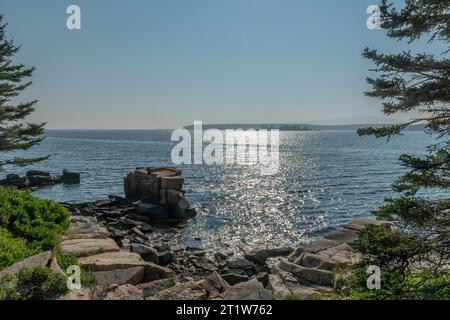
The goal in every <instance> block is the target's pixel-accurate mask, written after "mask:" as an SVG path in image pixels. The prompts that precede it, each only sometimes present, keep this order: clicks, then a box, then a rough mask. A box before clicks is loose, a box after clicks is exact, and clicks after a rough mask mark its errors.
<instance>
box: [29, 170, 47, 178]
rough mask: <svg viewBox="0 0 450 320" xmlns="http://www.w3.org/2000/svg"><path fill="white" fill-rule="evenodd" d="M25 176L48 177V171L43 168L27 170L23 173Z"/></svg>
mask: <svg viewBox="0 0 450 320" xmlns="http://www.w3.org/2000/svg"><path fill="white" fill-rule="evenodd" d="M25 175H26V176H27V177H33V176H41V177H50V173H49V172H48V171H44V170H28V171H27V173H26V174H25Z"/></svg>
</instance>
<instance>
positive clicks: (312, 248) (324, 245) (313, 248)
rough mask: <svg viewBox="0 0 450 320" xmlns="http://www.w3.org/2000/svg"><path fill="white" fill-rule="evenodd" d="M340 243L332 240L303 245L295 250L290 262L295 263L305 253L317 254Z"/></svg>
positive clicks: (320, 240) (321, 240)
mask: <svg viewBox="0 0 450 320" xmlns="http://www.w3.org/2000/svg"><path fill="white" fill-rule="evenodd" d="M339 244H340V243H339V242H338V241H334V240H330V239H323V238H322V239H319V240H315V241H311V242H310V243H306V244H302V245H300V246H299V247H297V248H296V249H295V251H294V252H293V253H292V254H291V255H290V256H289V258H288V259H289V261H294V260H295V259H296V258H298V257H299V256H300V255H301V254H302V253H303V252H310V253H317V252H319V251H322V250H325V249H328V248H332V247H336V246H338V245H339Z"/></svg>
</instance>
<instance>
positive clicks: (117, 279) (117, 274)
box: [91, 267, 144, 286]
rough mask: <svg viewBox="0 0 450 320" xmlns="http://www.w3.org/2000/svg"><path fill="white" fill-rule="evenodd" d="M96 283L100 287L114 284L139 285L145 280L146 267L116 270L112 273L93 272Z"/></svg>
mask: <svg viewBox="0 0 450 320" xmlns="http://www.w3.org/2000/svg"><path fill="white" fill-rule="evenodd" d="M91 275H92V276H93V277H94V278H95V280H96V281H95V283H96V284H97V285H100V286H108V285H112V284H117V285H122V284H132V285H137V284H138V283H140V282H141V281H142V279H144V267H131V268H126V269H114V270H111V271H98V272H92V273H91Z"/></svg>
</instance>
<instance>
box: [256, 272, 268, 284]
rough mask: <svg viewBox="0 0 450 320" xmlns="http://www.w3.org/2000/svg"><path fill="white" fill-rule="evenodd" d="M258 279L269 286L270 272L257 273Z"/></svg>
mask: <svg viewBox="0 0 450 320" xmlns="http://www.w3.org/2000/svg"><path fill="white" fill-rule="evenodd" d="M256 279H258V281H259V282H261V283H262V284H263V286H264V287H267V285H268V284H269V274H268V273H267V272H260V273H258V274H257V275H256Z"/></svg>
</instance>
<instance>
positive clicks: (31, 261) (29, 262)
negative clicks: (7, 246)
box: [0, 251, 52, 278]
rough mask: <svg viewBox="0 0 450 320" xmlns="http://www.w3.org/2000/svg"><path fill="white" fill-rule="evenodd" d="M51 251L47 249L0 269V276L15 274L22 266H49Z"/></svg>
mask: <svg viewBox="0 0 450 320" xmlns="http://www.w3.org/2000/svg"><path fill="white" fill-rule="evenodd" d="M51 255H52V253H51V251H45V252H42V253H39V254H37V255H34V256H31V257H28V258H26V259H24V260H22V261H19V262H16V263H15V264H13V265H11V266H9V267H7V268H5V269H3V270H2V271H0V278H1V277H3V276H6V275H15V274H16V273H17V272H19V271H20V269H22V268H33V267H37V266H44V267H45V266H48V265H49V263H50V257H51Z"/></svg>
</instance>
